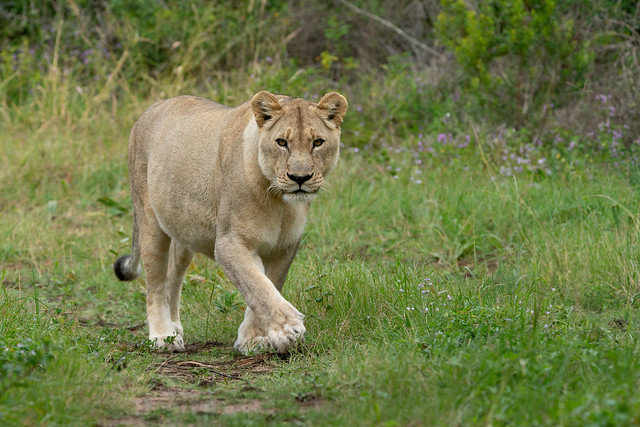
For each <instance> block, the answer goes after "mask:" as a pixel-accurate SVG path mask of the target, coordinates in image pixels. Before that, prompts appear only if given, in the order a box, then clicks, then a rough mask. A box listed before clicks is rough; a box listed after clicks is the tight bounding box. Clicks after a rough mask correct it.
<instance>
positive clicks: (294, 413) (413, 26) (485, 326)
mask: <svg viewBox="0 0 640 427" xmlns="http://www.w3.org/2000/svg"><path fill="white" fill-rule="evenodd" d="M0 49H1V53H0V117H1V119H0V147H1V153H2V155H1V156H0V282H1V283H2V290H1V291H0V424H3V425H33V424H51V425H57V424H64V425H68V424H78V425H86V424H92V423H98V424H100V425H117V424H120V423H125V424H126V423H134V424H135V423H142V422H150V423H153V422H157V423H168V424H183V423H203V422H204V423H206V422H218V423H228V424H243V423H256V422H257V423H265V424H267V423H275V424H278V423H286V422H294V423H299V424H318V423H322V424H327V423H328V424H335V425H344V424H347V423H351V424H357V425H371V424H384V425H408V424H418V425H421V424H424V425H470V424H471V425H473V424H480V425H483V424H496V425H503V424H526V425H558V424H560V425H586V424H590V425H634V424H638V423H640V399H639V398H638V395H637V393H636V392H635V391H636V390H637V389H638V386H639V385H640V376H639V375H638V372H640V369H639V368H640V366H639V364H640V362H639V361H638V360H639V356H640V354H639V352H640V351H639V350H640V349H639V348H638V344H637V342H638V332H639V324H638V321H637V318H638V307H637V304H636V301H637V299H638V295H640V255H639V254H640V241H639V240H640V239H639V238H640V191H639V189H638V180H639V179H640V174H639V170H638V161H639V160H640V159H639V155H640V138H639V137H638V135H640V117H639V115H640V108H638V103H639V102H640V92H639V87H640V85H639V84H638V78H639V76H640V64H639V62H638V61H639V59H638V58H639V55H638V54H639V52H640V7H639V6H638V5H637V3H636V2H633V1H622V0H620V1H613V0H607V1H605V0H598V1H595V2H593V1H589V2H586V1H578V2H576V1H564V0H556V1H553V0H530V1H529V0H516V1H508V0H486V1H484V0H483V1H463V0H442V1H441V2H437V1H435V0H422V1H420V0H412V1H408V0H402V1H398V2H396V3H395V4H394V7H392V8H390V7H388V5H387V4H385V2H381V1H377V0H363V1H356V0H353V1H347V0H333V1H330V2H295V1H289V2H287V1H280V0H273V1H267V0H262V1H258V0H245V1H238V2H233V5H229V4H227V2H204V3H203V2H195V1H191V0H189V1H171V0H165V1H162V2H158V1H154V0H136V1H126V2H125V1H119V0H118V1H116V0H112V1H105V0H77V1H73V0H67V1H53V0H52V1H48V2H39V1H28V0H15V1H5V2H3V3H2V4H1V5H0ZM262 89H266V90H270V91H273V92H278V93H285V94H290V95H294V96H300V97H305V98H309V99H312V100H317V99H319V97H320V96H322V94H323V93H325V92H327V91H330V90H338V91H340V92H341V93H343V94H345V96H346V97H347V98H348V100H349V102H350V110H349V112H348V114H347V118H346V121H345V123H344V125H343V143H344V147H343V151H342V160H341V165H340V167H339V169H338V170H337V171H336V173H335V175H334V176H333V177H332V178H333V179H332V186H331V188H330V191H329V192H328V193H327V194H324V195H323V197H322V198H321V199H320V200H319V201H318V202H317V203H316V204H315V205H314V207H313V209H312V214H311V217H310V219H309V223H308V226H307V229H306V233H305V236H304V242H303V247H302V248H301V251H300V253H299V254H298V256H297V258H296V261H295V263H294V265H293V267H292V271H291V273H290V276H289V279H288V282H287V286H286V287H285V295H286V296H287V298H289V299H290V300H291V301H292V302H293V303H294V304H295V305H296V306H297V307H298V308H299V309H300V310H301V311H303V312H304V313H305V314H306V315H307V321H306V324H307V329H308V331H309V335H308V340H307V346H306V347H305V348H303V349H301V350H300V351H299V352H297V353H295V354H292V355H291V356H290V357H288V358H285V359H281V358H278V357H275V356H273V355H269V356H267V357H266V358H262V359H251V358H249V359H247V358H243V357H240V356H239V355H237V354H235V353H234V352H233V351H232V349H231V345H232V342H233V339H234V334H235V330H236V328H237V325H238V324H239V323H240V321H241V318H242V315H243V313H242V311H243V302H242V299H241V297H240V296H239V295H238V294H237V292H236V291H235V290H234V288H233V287H232V286H231V285H230V283H229V282H228V281H227V280H226V278H225V277H224V275H223V274H222V272H221V271H220V270H219V267H218V266H217V265H216V264H215V263H214V262H211V261H208V260H205V259H204V258H197V260H196V262H194V264H193V265H192V267H191V269H190V270H189V273H188V277H187V284H186V286H185V291H184V295H183V298H184V322H185V330H186V331H187V342H188V343H189V345H190V352H189V353H187V354H183V355H178V356H176V355H174V356H170V355H163V354H157V353H155V352H153V351H150V349H149V348H148V346H147V344H146V342H145V336H146V330H145V327H144V321H145V319H144V298H145V294H144V280H143V279H140V280H138V281H136V282H134V283H133V284H122V283H119V282H117V281H116V280H115V279H114V277H113V275H112V272H111V263H112V262H113V260H114V259H115V257H116V255H118V254H121V253H125V252H127V251H128V247H129V245H130V243H129V241H128V239H129V233H130V223H131V212H130V206H131V205H130V198H129V194H128V181H127V171H126V141H127V137H128V132H129V130H130V129H131V126H132V125H133V123H134V122H135V120H136V118H137V117H138V116H139V115H140V113H141V112H142V111H143V110H144V109H145V108H146V107H147V106H148V105H150V104H151V103H152V102H153V101H154V100H156V99H159V98H164V97H169V96H174V95H177V94H184V93H191V94H196V95H200V96H205V97H208V98H212V99H215V100H217V101H219V102H222V103H226V104H229V105H236V104H239V103H241V102H244V101H246V100H247V99H249V98H250V97H251V96H252V95H253V94H254V93H255V92H257V91H259V90H262ZM254 362H255V364H256V366H258V367H259V368H260V369H248V368H246V366H249V364H254ZM198 364H199V365H198ZM212 366H213V367H214V368H215V370H213V371H212V369H213V368H212ZM251 366H254V365H251ZM242 367H245V368H242ZM225 369H226V370H225ZM225 372H226V374H225ZM221 373H222V374H225V375H227V376H224V375H221ZM240 378H241V379H240ZM163 393H166V394H167V395H171V396H178V397H174V398H171V399H169V398H166V397H163V396H165V394H163ZM163 398H164V399H165V400H162V399H163ZM154 399H155V400H154ZM142 401H156V402H159V403H158V404H157V405H156V406H146V407H145V406H144V405H142V403H141V402H142ZM256 402H257V406H255V407H253V409H247V410H237V411H236V410H235V409H234V410H231V409H232V408H238V407H241V406H242V405H245V406H247V407H249V406H251V405H249V403H252V404H254V403H256ZM205 403H206V405H205ZM203 405H204V406H203ZM207 405H209V406H207Z"/></svg>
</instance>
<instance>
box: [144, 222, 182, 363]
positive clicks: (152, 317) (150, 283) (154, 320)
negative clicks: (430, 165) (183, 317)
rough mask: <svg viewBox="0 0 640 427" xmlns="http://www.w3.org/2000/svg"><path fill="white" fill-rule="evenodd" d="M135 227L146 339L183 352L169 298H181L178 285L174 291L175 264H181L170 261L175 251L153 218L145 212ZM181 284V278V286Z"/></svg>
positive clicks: (180, 336) (156, 344)
mask: <svg viewBox="0 0 640 427" xmlns="http://www.w3.org/2000/svg"><path fill="white" fill-rule="evenodd" d="M138 226H139V231H140V252H141V256H142V264H143V266H144V270H145V276H146V281H147V323H148V324H149V339H150V340H151V341H152V342H153V343H154V345H155V346H156V347H158V348H161V349H166V350H168V351H184V338H183V336H182V334H181V333H180V332H182V331H179V330H177V329H178V328H176V326H180V329H181V325H180V324H179V322H178V324H177V325H175V324H174V322H173V321H172V316H171V314H172V305H173V304H172V298H174V297H175V298H177V299H179V297H180V288H179V287H178V289H177V292H176V286H175V277H176V272H177V271H178V270H179V268H177V267H180V266H181V264H180V263H175V262H173V259H174V256H173V255H174V253H175V251H170V248H171V246H172V244H171V238H170V237H169V236H168V235H166V234H165V233H164V231H162V229H161V228H160V226H159V225H158V223H157V221H156V220H155V218H151V219H149V218H148V217H147V216H146V215H145V217H144V218H141V221H140V222H139V224H138ZM171 252H174V253H171ZM179 258H180V257H179ZM187 265H188V263H187ZM185 270H186V267H185V269H184V270H183V271H182V273H181V274H180V276H181V277H182V276H183V275H184V271H185ZM181 284H182V282H181V281H180V286H181ZM176 294H177V295H176ZM177 304H179V302H178V303H177ZM176 313H177V312H176Z"/></svg>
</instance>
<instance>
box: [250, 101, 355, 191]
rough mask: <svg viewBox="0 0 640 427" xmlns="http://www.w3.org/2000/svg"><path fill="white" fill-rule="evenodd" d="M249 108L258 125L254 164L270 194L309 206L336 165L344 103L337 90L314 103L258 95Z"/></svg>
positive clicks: (344, 109) (345, 109)
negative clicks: (256, 164) (264, 179)
mask: <svg viewBox="0 0 640 427" xmlns="http://www.w3.org/2000/svg"><path fill="white" fill-rule="evenodd" d="M251 108H252V110H253V114H254V116H255V120H256V124H257V125H258V135H259V149H258V163H259V164H260V169H261V170H262V173H263V174H264V175H265V177H266V178H267V179H268V180H269V182H270V183H271V185H270V187H269V189H270V190H269V191H271V192H272V193H277V194H280V195H282V198H283V200H284V201H285V202H287V203H299V202H305V203H310V202H311V201H312V200H313V198H314V197H315V195H316V194H317V192H318V190H320V188H321V187H322V184H323V182H324V178H325V177H326V176H327V175H328V174H329V172H331V170H332V169H333V168H334V167H335V166H336V164H337V163H338V153H339V151H340V124H341V123H342V119H343V117H344V115H345V113H346V112H347V100H346V99H345V98H344V97H343V96H342V95H340V94H338V93H336V92H331V93H328V94H326V95H325V96H324V97H322V99H321V100H320V101H319V102H318V103H317V104H314V103H313V102H310V101H306V100H304V99H299V98H287V97H280V96H279V97H276V96H274V95H273V94H271V93H269V92H265V91H263V92H259V93H257V94H256V95H255V96H254V97H253V99H252V101H251Z"/></svg>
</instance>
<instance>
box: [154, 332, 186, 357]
mask: <svg viewBox="0 0 640 427" xmlns="http://www.w3.org/2000/svg"><path fill="white" fill-rule="evenodd" d="M149 340H150V341H151V342H152V343H153V345H154V347H155V348H157V349H158V350H162V351H168V352H169V353H173V352H178V353H181V352H183V351H184V350H185V348H184V338H182V335H180V334H175V335H160V336H149Z"/></svg>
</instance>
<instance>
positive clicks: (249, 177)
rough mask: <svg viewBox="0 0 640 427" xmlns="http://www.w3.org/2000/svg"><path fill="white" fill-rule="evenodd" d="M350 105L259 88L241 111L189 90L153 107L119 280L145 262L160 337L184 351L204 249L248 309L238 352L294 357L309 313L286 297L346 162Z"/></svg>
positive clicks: (140, 134) (133, 149)
mask: <svg viewBox="0 0 640 427" xmlns="http://www.w3.org/2000/svg"><path fill="white" fill-rule="evenodd" d="M346 111H347V100H346V99H345V98H344V97H343V96H342V95H340V94H338V93H335V92H332V93H328V94H326V95H325V96H324V97H322V99H321V100H320V101H319V102H318V103H317V104H314V103H312V102H310V101H306V100H304V99H299V98H291V97H287V96H281V95H277V96H276V95H273V94H271V93H269V92H264V91H263V92H258V93H257V94H256V95H255V96H254V97H253V99H252V100H251V101H250V102H246V103H244V104H241V105H239V106H237V107H234V108H230V107H226V106H224V105H221V104H217V103H215V102H212V101H209V100H207V99H203V98H198V97H194V96H179V97H176V98H171V99H166V100H162V101H158V102H156V103H155V104H153V105H152V106H151V107H150V108H149V109H148V110H146V111H145V112H144V113H143V114H142V116H141V117H140V119H139V120H138V121H137V122H136V124H135V125H134V127H133V129H132V131H131V135H130V137H129V180H130V184H131V198H132V201H133V236H132V254H131V255H124V256H121V257H120V258H118V259H117V261H116V262H115V263H114V265H113V268H114V271H115V274H116V276H117V277H118V279H120V280H133V279H134V278H136V277H137V276H138V275H139V274H140V261H142V264H143V265H144V269H145V272H146V281H147V321H148V323H149V339H150V340H152V341H153V342H154V343H155V345H156V346H157V347H159V348H166V349H168V350H170V351H184V349H185V347H184V338H183V336H184V335H183V334H184V332H183V329H182V324H181V323H180V291H181V288H182V282H183V280H184V277H185V272H186V270H187V267H188V266H189V264H190V262H191V259H192V258H193V255H194V253H195V252H200V253H203V254H205V255H206V256H208V257H210V258H214V259H215V260H216V261H218V262H219V263H220V265H221V266H222V268H223V270H224V272H225V274H226V275H227V276H228V277H229V279H230V280H231V281H232V282H233V284H234V285H235V286H236V287H237V288H238V290H239V291H240V292H241V293H242V295H243V297H244V299H245V301H246V303H247V306H248V307H247V309H246V311H245V316H244V321H243V322H242V324H241V325H240V328H239V329H238V338H237V340H236V342H235V348H236V349H238V350H239V351H240V352H242V353H244V354H247V353H248V352H250V351H253V350H262V349H267V348H273V349H274V350H275V351H277V352H279V353H283V352H286V351H287V350H288V349H289V348H290V347H291V346H292V345H293V344H294V343H295V342H296V341H298V340H300V339H301V338H302V337H303V335H304V333H305V327H304V324H303V322H302V319H303V317H304V316H303V315H302V314H301V313H300V312H299V311H298V310H297V309H296V308H295V307H294V306H293V305H291V304H290V303H289V302H288V301H287V300H285V299H284V298H283V297H282V295H281V294H280V290H281V289H282V285H283V283H284V281H285V278H286V277H287V272H288V270H289V266H290V265H291V262H292V261H293V257H294V256H295V254H296V251H297V249H298V245H299V243H300V238H301V236H302V229H303V227H304V224H305V221H306V218H307V212H308V210H309V205H310V203H311V201H312V200H313V199H314V197H315V196H316V194H317V193H318V191H319V190H320V188H322V185H323V183H324V178H325V177H326V176H327V175H328V174H329V172H331V170H332V169H333V168H334V167H335V166H336V164H337V162H338V152H339V148H340V124H341V123H342V119H343V117H344V115H345V113H346Z"/></svg>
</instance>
